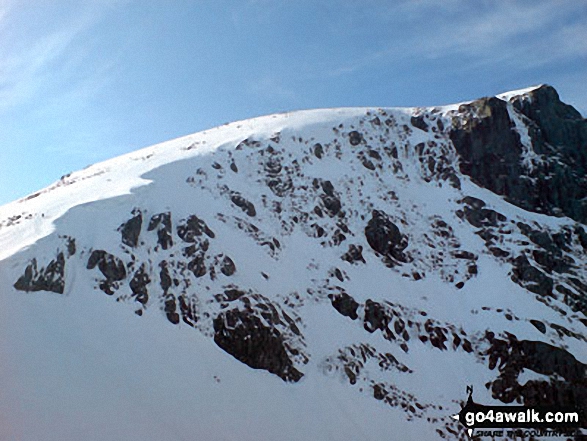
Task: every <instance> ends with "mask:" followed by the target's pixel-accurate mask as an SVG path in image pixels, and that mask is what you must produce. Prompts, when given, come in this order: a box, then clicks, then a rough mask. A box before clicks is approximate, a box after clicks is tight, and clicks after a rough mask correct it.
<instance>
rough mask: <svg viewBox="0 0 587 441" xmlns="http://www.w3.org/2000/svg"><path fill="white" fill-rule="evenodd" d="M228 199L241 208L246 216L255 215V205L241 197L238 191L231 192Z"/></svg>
mask: <svg viewBox="0 0 587 441" xmlns="http://www.w3.org/2000/svg"><path fill="white" fill-rule="evenodd" d="M230 200H231V201H232V203H233V204H234V205H236V206H237V207H239V208H240V209H241V210H243V211H244V212H245V213H246V214H247V216H250V217H255V215H256V214H257V211H256V210H255V206H254V205H253V204H252V203H251V202H249V201H248V200H246V199H245V198H244V197H242V196H241V195H240V194H239V193H237V192H233V194H232V195H231V196H230Z"/></svg>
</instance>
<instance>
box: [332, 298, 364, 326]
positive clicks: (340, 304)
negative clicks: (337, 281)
mask: <svg viewBox="0 0 587 441" xmlns="http://www.w3.org/2000/svg"><path fill="white" fill-rule="evenodd" d="M328 297H329V298H330V301H331V302H332V306H334V309H336V310H337V311H338V312H340V313H341V314H342V315H344V316H345V317H350V318H351V319H352V320H356V319H357V318H358V317H359V316H358V314H357V309H358V308H359V304H358V303H357V302H356V301H355V299H353V298H352V297H351V296H350V295H348V294H347V293H346V292H340V293H338V294H330V295H329V296H328Z"/></svg>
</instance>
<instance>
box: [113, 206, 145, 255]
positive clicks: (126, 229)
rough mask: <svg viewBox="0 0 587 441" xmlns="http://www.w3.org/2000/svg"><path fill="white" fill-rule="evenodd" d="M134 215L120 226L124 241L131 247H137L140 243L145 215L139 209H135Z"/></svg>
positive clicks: (119, 229)
mask: <svg viewBox="0 0 587 441" xmlns="http://www.w3.org/2000/svg"><path fill="white" fill-rule="evenodd" d="M133 214H134V216H133V217H131V218H130V219H129V220H127V221H126V222H125V223H123V224H122V225H121V226H120V227H119V228H118V231H120V234H121V235H122V243H123V244H125V245H128V246H129V247H131V248H136V246H137V245H138V244H139V235H140V234H141V226H142V225H143V215H142V213H141V212H140V211H139V210H136V209H135V210H133Z"/></svg>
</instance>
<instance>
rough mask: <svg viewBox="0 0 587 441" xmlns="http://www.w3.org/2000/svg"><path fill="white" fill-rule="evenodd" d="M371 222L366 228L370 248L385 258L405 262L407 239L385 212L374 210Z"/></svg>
mask: <svg viewBox="0 0 587 441" xmlns="http://www.w3.org/2000/svg"><path fill="white" fill-rule="evenodd" d="M371 216H372V217H371V220H369V222H368V223H367V226H366V227H365V237H366V238H367V242H368V243H369V246H371V248H373V249H374V250H375V251H377V252H378V253H379V254H382V255H383V256H385V257H388V258H390V259H393V260H395V261H399V262H405V261H406V256H405V255H404V252H403V251H404V250H405V249H406V247H407V246H408V240H407V238H406V237H405V236H404V235H403V234H402V233H401V232H400V230H399V228H398V227H397V226H396V225H395V224H394V223H393V222H392V221H391V220H390V218H389V216H388V215H387V214H386V213H384V212H383V211H379V210H373V213H372V215H371Z"/></svg>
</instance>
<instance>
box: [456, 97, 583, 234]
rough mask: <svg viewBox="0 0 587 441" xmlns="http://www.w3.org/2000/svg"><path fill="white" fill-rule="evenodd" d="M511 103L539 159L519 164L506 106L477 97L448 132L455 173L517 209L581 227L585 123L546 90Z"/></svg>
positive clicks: (519, 144)
mask: <svg viewBox="0 0 587 441" xmlns="http://www.w3.org/2000/svg"><path fill="white" fill-rule="evenodd" d="M511 101H512V103H513V106H514V107H515V108H516V109H517V110H518V111H519V112H521V113H522V114H523V115H524V117H526V119H525V123H526V124H527V126H528V134H529V136H530V139H531V144H532V145H531V148H532V150H533V152H534V153H535V154H537V155H543V156H541V157H540V158H541V159H540V160H539V161H534V163H533V164H532V166H531V167H528V166H527V165H525V164H524V161H522V159H523V155H524V154H525V153H524V151H525V147H524V146H523V145H522V142H521V140H520V136H519V135H518V133H517V132H516V131H515V130H514V127H515V124H514V122H513V121H512V119H511V118H510V115H509V112H508V107H507V106H508V104H507V103H506V102H505V101H502V100H500V99H498V98H483V99H480V100H477V101H473V102H472V103H470V104H466V105H462V106H461V107H460V108H459V111H458V114H457V115H455V116H454V118H453V122H452V128H451V129H450V131H449V134H450V138H451V140H452V142H453V144H454V146H455V148H456V149H457V152H458V153H459V155H460V157H461V161H460V169H461V172H463V173H465V174H466V175H468V176H470V177H471V179H472V180H473V181H474V182H475V183H477V184H479V185H481V186H483V187H485V188H488V189H489V190H491V191H494V192H495V193H497V194H499V195H503V196H505V197H506V198H507V199H508V200H509V201H510V202H512V203H513V204H516V205H518V206H519V207H521V208H524V209H526V210H531V211H535V212H538V213H546V214H550V215H560V214H561V213H562V214H565V215H567V216H569V217H571V218H573V219H575V220H577V221H579V222H583V223H585V222H586V221H587V200H586V199H585V198H586V196H587V180H586V179H585V176H586V175H587V151H586V150H585V145H586V143H587V121H586V120H585V119H583V118H582V117H581V115H580V114H579V112H577V111H576V110H575V109H573V108H572V107H571V106H568V105H566V104H564V103H562V102H561V101H560V100H559V97H558V94H557V93H556V91H555V90H554V89H553V88H552V87H550V86H542V87H540V88H538V89H536V90H534V91H532V92H530V93H528V94H525V95H521V96H519V97H514V98H512V100H511Z"/></svg>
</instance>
